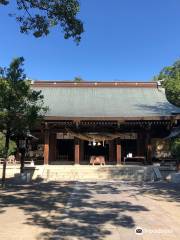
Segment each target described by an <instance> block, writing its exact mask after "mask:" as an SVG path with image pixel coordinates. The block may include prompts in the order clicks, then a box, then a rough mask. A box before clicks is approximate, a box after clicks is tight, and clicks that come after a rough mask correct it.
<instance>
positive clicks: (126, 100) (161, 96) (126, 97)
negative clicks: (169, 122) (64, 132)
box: [32, 82, 180, 118]
mask: <svg viewBox="0 0 180 240" xmlns="http://www.w3.org/2000/svg"><path fill="white" fill-rule="evenodd" d="M48 84H49V85H48ZM72 84H74V83H71V84H69V85H68V84H65V83H55V84H53V83H45V84H43V83H40V82H38V83H34V84H33V85H32V87H33V88H34V89H35V90H41V91H42V94H43V95H44V101H45V105H46V106H48V107H49V111H48V113H47V116H49V117H54V116H56V117H64V118H66V117H67V118H73V117H76V118H78V117H79V118H98V117H99V118H121V117H123V118H126V117H127V118H131V117H132V118H136V117H137V118H140V117H149V118H151V117H160V116H162V117H163V116H171V115H172V114H173V113H178V114H180V108H177V107H175V106H174V105H172V104H170V103H169V102H168V101H167V99H166V96H165V91H164V89H163V88H161V87H160V88H158V86H157V85H156V84H154V83H152V85H151V84H150V83H147V85H146V83H143V84H144V85H142V84H141V83H140V84H141V85H140V84H139V85H138V84H136V83H132V85H131V84H130V83H129V85H128V84H126V83H123V84H125V85H123V84H122V85H121V84H120V83H118V84H119V85H118V84H115V83H111V84H109V85H106V86H105V85H103V84H102V83H96V84H95V83H94V84H91V83H90V85H88V84H87V86H86V83H83V84H84V85H83V84H80V83H78V84H75V85H73V87H72ZM99 84H100V85H101V84H102V86H101V87H99V86H100V85H99ZM82 85H83V87H82ZM48 86H49V87H48ZM146 86H147V87H146Z"/></svg>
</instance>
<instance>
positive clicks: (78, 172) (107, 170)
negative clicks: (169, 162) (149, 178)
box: [43, 166, 145, 181]
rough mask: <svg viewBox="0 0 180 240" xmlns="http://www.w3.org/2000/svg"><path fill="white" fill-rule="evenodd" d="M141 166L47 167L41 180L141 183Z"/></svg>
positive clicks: (143, 168)
mask: <svg viewBox="0 0 180 240" xmlns="http://www.w3.org/2000/svg"><path fill="white" fill-rule="evenodd" d="M144 176H145V167H142V166H102V167H101V166H58V167H56V166H47V167H46V169H45V170H44V173H43V178H45V179H47V180H109V179H112V180H131V181H132V180H134V181H137V180H138V181H143V180H144Z"/></svg>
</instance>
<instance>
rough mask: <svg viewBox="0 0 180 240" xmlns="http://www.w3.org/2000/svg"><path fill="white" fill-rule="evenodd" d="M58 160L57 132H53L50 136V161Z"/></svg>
mask: <svg viewBox="0 0 180 240" xmlns="http://www.w3.org/2000/svg"><path fill="white" fill-rule="evenodd" d="M51 161H56V133H51V134H50V137H49V162H51Z"/></svg>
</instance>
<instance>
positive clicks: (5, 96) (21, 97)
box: [0, 57, 47, 138]
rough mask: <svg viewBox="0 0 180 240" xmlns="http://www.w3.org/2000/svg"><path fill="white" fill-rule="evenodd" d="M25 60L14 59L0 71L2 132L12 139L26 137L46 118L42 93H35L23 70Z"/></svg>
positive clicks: (0, 118) (0, 125)
mask: <svg viewBox="0 0 180 240" xmlns="http://www.w3.org/2000/svg"><path fill="white" fill-rule="evenodd" d="M23 63H24V59H23V58H22V57H21V58H16V59H14V60H13V61H12V62H11V64H10V66H9V67H8V68H1V71H0V130H3V131H4V132H6V133H5V135H7V134H8V135H9V137H10V138H11V137H12V136H13V138H14V137H18V136H22V135H26V133H27V131H28V130H30V129H32V128H33V127H34V126H35V125H36V124H37V123H38V122H39V121H40V120H41V119H42V117H43V116H44V114H45V112H46V110H47V108H45V107H44V102H43V96H42V94H41V91H34V90H32V88H31V87H30V81H28V80H26V75H25V74H24V70H23V68H22V66H23Z"/></svg>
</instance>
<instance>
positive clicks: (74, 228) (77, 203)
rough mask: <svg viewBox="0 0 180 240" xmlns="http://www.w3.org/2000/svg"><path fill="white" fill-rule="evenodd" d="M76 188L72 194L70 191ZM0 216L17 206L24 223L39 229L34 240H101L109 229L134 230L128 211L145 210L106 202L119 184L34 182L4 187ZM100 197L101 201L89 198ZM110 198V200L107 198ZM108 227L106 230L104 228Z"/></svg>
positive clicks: (120, 202) (129, 204) (125, 202)
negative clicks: (82, 239)
mask: <svg viewBox="0 0 180 240" xmlns="http://www.w3.org/2000/svg"><path fill="white" fill-rule="evenodd" d="M74 189H76V191H74ZM0 192H1V195H0V209H1V211H0V214H2V213H4V211H6V209H7V208H11V207H18V208H19V209H21V210H23V211H24V213H25V215H26V222H24V224H26V225H27V224H28V225H36V226H39V227H41V228H43V233H42V234H41V235H40V236H39V237H38V238H37V239H43V240H54V239H62V240H63V239H73V237H82V236H83V237H84V239H87V240H91V239H97V240H101V239H104V238H105V237H106V236H108V235H110V234H111V227H118V226H122V227H124V228H128V229H130V228H134V226H135V222H134V219H133V218H132V217H131V216H130V214H129V213H130V212H140V211H148V209H147V208H146V207H144V206H141V205H136V204H132V203H131V202H127V201H123V199H120V200H118V201H109V200H108V199H107V198H106V196H107V195H108V194H119V193H120V192H121V189H120V188H119V185H117V184H116V185H113V184H106V183H104V184H100V185H99V184H96V183H95V182H93V183H86V184H83V183H82V184H79V186H78V188H77V183H75V182H55V181H53V182H34V183H32V184H29V185H14V184H10V183H9V184H8V186H7V188H6V189H5V190H0ZM94 194H101V196H103V197H102V198H101V199H95V198H93V196H94ZM111 199H112V198H111ZM105 224H109V225H110V227H109V228H104V226H105Z"/></svg>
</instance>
